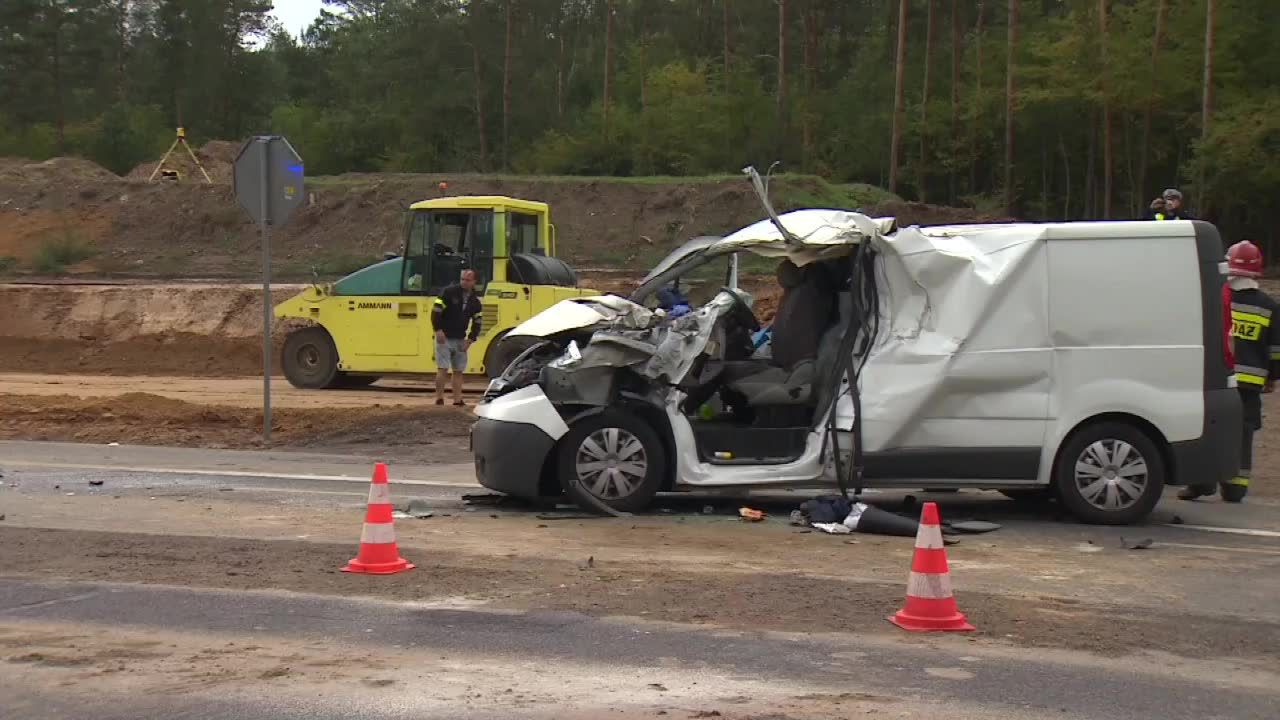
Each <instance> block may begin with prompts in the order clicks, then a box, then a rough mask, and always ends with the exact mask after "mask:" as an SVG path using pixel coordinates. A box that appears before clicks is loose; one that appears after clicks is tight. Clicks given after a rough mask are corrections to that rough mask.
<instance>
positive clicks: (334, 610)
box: [0, 581, 1277, 720]
mask: <svg viewBox="0 0 1280 720" xmlns="http://www.w3.org/2000/svg"><path fill="white" fill-rule="evenodd" d="M0 619H2V620H4V621H6V622H10V623H15V622H16V623H19V624H20V623H23V622H56V623H79V622H84V621H86V620H89V621H92V622H94V623H97V624H106V625H110V626H111V627H113V628H119V629H122V630H141V631H144V632H145V631H148V630H168V629H172V628H182V629H183V630H184V631H186V632H194V633H201V634H203V633H207V634H211V635H217V634H220V633H238V632H244V631H246V630H249V631H252V632H254V633H256V634H258V635H259V636H263V637H266V636H282V637H288V638H291V639H294V640H299V639H301V640H314V641H324V642H329V643H333V642H338V643H356V644H361V643H366V644H367V643H370V642H371V641H375V640H377V641H382V642H391V641H394V642H395V643H396V644H397V645H399V646H401V647H408V648H414V649H421V650H426V651H428V652H429V653H430V654H432V655H435V656H437V657H443V658H449V657H458V658H467V657H469V656H471V655H472V654H481V655H484V656H486V658H487V660H488V661H489V662H497V663H498V664H504V663H509V664H518V663H524V662H527V661H529V660H531V659H535V658H536V659H537V661H538V662H545V663H546V664H547V666H548V668H554V667H556V666H557V665H559V664H561V663H572V664H574V665H578V666H583V665H585V666H599V667H608V668H629V669H630V670H631V671H632V672H633V673H635V674H637V675H640V676H642V677H643V679H644V680H645V682H646V683H653V684H658V685H662V686H663V687H666V686H667V685H666V684H667V683H671V684H672V685H675V684H676V681H677V680H678V679H679V677H680V676H681V674H682V673H684V672H685V671H686V669H688V670H690V671H694V672H697V673H710V674H713V675H716V676H718V677H748V678H757V679H766V680H767V681H768V682H769V683H772V684H776V685H779V686H784V687H785V686H794V687H802V688H814V687H818V688H825V689H826V691H827V692H828V693H840V692H843V693H851V692H853V693H860V694H864V695H868V696H876V697H883V698H895V699H900V700H901V701H903V702H904V703H911V704H914V703H923V704H925V705H930V704H934V703H937V704H938V706H939V708H940V706H941V704H942V703H944V702H945V703H954V704H956V705H957V706H958V707H961V708H963V707H966V706H969V707H981V708H987V709H988V710H989V713H990V714H989V715H988V717H1002V716H1007V715H1006V713H1012V714H1013V715H1014V716H1017V715H1018V714H1021V713H1022V712H1024V711H1031V712H1032V713H1033V714H1039V715H1040V716H1041V717H1045V716H1049V715H1052V716H1053V717H1067V718H1070V717H1080V718H1112V719H1118V718H1163V719H1165V720H1180V719H1182V718H1185V719H1186V720H1205V719H1206V718H1264V717H1271V716H1272V715H1271V713H1272V711H1273V710H1274V707H1275V703H1276V700H1277V697H1276V693H1275V692H1274V691H1271V690H1267V689H1262V688H1239V687H1235V688H1231V689H1230V691H1229V692H1228V691H1224V690H1222V688H1221V686H1220V684H1219V683H1217V682H1214V681H1211V680H1204V681H1189V680H1186V679H1182V678H1176V677H1169V676H1168V675H1165V674H1163V673H1161V672H1160V669H1159V668H1156V667H1142V666H1136V665H1130V666H1127V667H1125V669H1124V671H1123V672H1119V671H1118V670H1119V668H1118V667H1117V666H1116V665H1115V664H1114V663H1105V662H1095V663H1081V662H1078V661H1077V662H1071V661H1068V660H1066V659H1055V658H1042V659H1038V660H1035V659H1031V658H1027V657H1009V656H1002V655H1001V654H999V653H987V652H983V651H982V650H981V649H975V648H970V647H967V646H965V645H964V644H963V643H946V644H944V645H943V646H941V647H939V646H910V645H892V644H885V643H882V642H875V641H869V642H863V641H861V640H860V639H859V637H858V635H857V634H856V632H852V633H849V632H848V631H850V630H853V629H851V628H841V627H840V623H839V619H838V614H833V616H832V617H831V618H828V619H825V621H824V620H823V619H819V618H815V628H814V629H815V634H814V635H812V636H807V637H797V636H781V635H769V634H760V635H754V636H753V635H752V634H747V633H724V632H718V631H712V632H708V631H704V630H694V629H689V628H670V627H664V626H661V625H657V624H638V623H633V622H626V621H615V620H602V619H594V618H590V617H586V616H582V615H576V614H567V613H528V614H520V615H513V614H498V613H489V612H479V611H470V610H450V609H436V608H430V607H414V606H411V605H409V606H406V605H403V604H388V603H377V602H369V601H363V600H353V599H341V598H332V597H318V596H307V595H280V594H273V593H252V592H236V593H228V592H219V591H208V590H204V591H193V590H189V589H177V588H163V587H145V586H129V585H103V584H82V583H68V584H61V583H37V582H22V581H16V582H13V581H11V582H6V583H5V584H4V585H3V586H2V587H0ZM10 627H12V626H10ZM841 630H843V631H845V634H841V635H838V636H835V635H824V634H822V633H827V632H837V631H841ZM658 659H664V660H665V666H655V661H657V660H658ZM546 680H548V681H551V682H554V679H553V678H546ZM489 681H490V682H491V683H492V684H493V686H494V687H495V688H496V687H498V686H501V685H504V684H505V683H507V682H509V679H506V678H502V677H497V676H495V677H492V678H489ZM6 685H8V687H6ZM0 688H2V689H3V692H4V693H5V694H6V695H9V694H10V693H15V694H17V695H18V697H19V698H21V700H20V702H21V703H22V706H26V707H27V710H25V711H22V712H21V714H16V715H8V717H12V718H15V719H16V718H19V717H30V718H37V717H40V718H48V717H52V716H51V715H49V714H41V713H47V708H48V706H47V705H44V704H43V702H44V701H45V700H46V699H45V698H44V697H40V698H39V700H40V703H41V704H39V705H37V704H36V703H35V702H34V700H35V698H32V697H30V695H31V694H32V693H30V691H29V690H23V689H22V688H18V687H13V686H12V685H10V684H7V683H5V682H4V680H3V679H0ZM35 694H36V695H40V693H35ZM235 694H236V693H235V692H232V695H233V696H234V695H235ZM10 698H11V699H12V698H13V696H12V695H10ZM55 700H56V698H55ZM264 700H266V702H264ZM424 700H426V702H423V703H422V704H421V705H420V706H417V707H415V703H414V697H412V696H408V697H402V698H401V701H402V702H401V704H399V705H398V706H394V707H387V708H370V707H367V702H366V701H365V700H364V699H363V698H361V697H358V696H357V697H348V698H341V697H339V698H337V699H336V701H335V698H332V697H322V698H320V697H317V698H311V699H306V698H296V699H293V700H291V701H289V702H284V703H279V702H271V701H270V699H269V698H256V699H253V700H251V701H250V702H249V703H246V701H245V700H244V699H240V698H235V697H231V698H226V697H224V698H207V697H201V698H190V697H188V698H176V699H175V698H132V699H124V700H113V701H112V702H111V704H110V705H109V706H108V707H109V708H110V709H109V710H108V711H107V712H106V713H104V712H103V708H102V707H100V706H98V707H93V708H88V707H80V708H76V707H63V708H61V710H60V713H59V716H60V717H67V718H80V717H83V718H97V719H101V718H107V717H113V718H114V717H120V718H125V717H144V716H147V715H148V714H149V713H151V712H154V711H158V710H161V709H163V710H164V711H165V712H166V714H169V716H171V717H183V716H191V717H205V718H210V719H212V718H243V717H265V716H271V717H307V718H329V717H332V718H338V717H344V718H345V717H356V716H358V717H371V718H372V717H376V718H399V717H452V716H455V715H453V712H455V711H451V712H450V713H449V714H433V709H432V707H431V706H432V705H433V704H434V701H431V700H429V699H427V698H424ZM573 700H574V699H573V698H571V697H565V698H564V700H563V701H564V704H565V705H570V704H572V703H573ZM618 704H619V705H624V704H626V703H625V702H623V701H622V699H621V698H619V702H618ZM707 704H709V705H718V703H717V702H716V700H714V699H711V700H710V701H709V702H708V703H707ZM15 706H17V703H15ZM19 707H21V706H19ZM598 710H599V711H601V712H602V713H603V712H604V711H605V708H599V709H598ZM436 712H438V708H437V709H436ZM424 713H425V714H424ZM948 714H949V715H952V714H951V713H948ZM952 716H955V715H952Z"/></svg>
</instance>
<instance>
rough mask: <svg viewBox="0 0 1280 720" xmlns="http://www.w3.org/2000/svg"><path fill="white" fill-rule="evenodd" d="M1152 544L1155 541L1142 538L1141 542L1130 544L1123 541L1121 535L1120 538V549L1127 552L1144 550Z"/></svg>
mask: <svg viewBox="0 0 1280 720" xmlns="http://www.w3.org/2000/svg"><path fill="white" fill-rule="evenodd" d="M1154 544H1155V540H1153V539H1152V538H1142V539H1141V540H1138V541H1135V542H1132V543H1130V542H1129V541H1128V540H1125V538H1124V536H1123V535H1121V536H1120V547H1122V548H1125V549H1127V550H1146V549H1147V548H1149V547H1151V546H1152V545H1154Z"/></svg>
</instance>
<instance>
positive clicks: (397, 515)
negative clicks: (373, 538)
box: [391, 510, 413, 520]
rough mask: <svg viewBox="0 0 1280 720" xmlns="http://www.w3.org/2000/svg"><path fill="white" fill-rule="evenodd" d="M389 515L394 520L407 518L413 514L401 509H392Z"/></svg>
mask: <svg viewBox="0 0 1280 720" xmlns="http://www.w3.org/2000/svg"><path fill="white" fill-rule="evenodd" d="M391 517H392V518H394V519H396V520H408V519H410V518H412V517H413V516H412V515H410V514H409V513H407V512H405V511H403V510H392V511H391Z"/></svg>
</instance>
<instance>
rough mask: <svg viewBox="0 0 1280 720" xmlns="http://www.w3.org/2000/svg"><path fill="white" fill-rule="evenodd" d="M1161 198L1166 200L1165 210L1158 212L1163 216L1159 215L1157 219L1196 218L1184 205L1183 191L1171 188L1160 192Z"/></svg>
mask: <svg viewBox="0 0 1280 720" xmlns="http://www.w3.org/2000/svg"><path fill="white" fill-rule="evenodd" d="M1160 198H1161V199H1162V200H1164V210H1161V211H1160V212H1159V213H1158V215H1159V216H1162V217H1157V218H1156V219H1157V220H1195V218H1194V217H1192V215H1191V213H1189V212H1187V209H1186V208H1185V207H1183V206H1182V191H1180V190H1178V189H1177V188H1169V189H1168V190H1165V191H1164V192H1163V193H1161V194H1160Z"/></svg>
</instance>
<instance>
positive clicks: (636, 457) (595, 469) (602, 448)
mask: <svg viewBox="0 0 1280 720" xmlns="http://www.w3.org/2000/svg"><path fill="white" fill-rule="evenodd" d="M575 466H576V467H575V468H574V469H575V470H576V471H577V473H578V480H579V481H580V482H581V483H582V485H583V487H585V488H586V489H587V491H589V492H590V493H591V494H592V495H595V496H596V497H598V498H601V499H604V500H609V499H618V498H624V497H627V496H628V495H630V494H631V493H633V492H635V490H636V488H637V487H639V485H640V483H642V482H643V481H644V477H645V475H646V474H648V471H649V460H648V457H647V456H646V455H645V452H644V443H642V442H640V439H639V438H637V437H636V436H635V435H633V434H632V433H630V432H628V431H626V430H624V429H622V428H601V429H599V430H597V431H595V432H593V433H591V434H590V435H588V436H587V437H586V438H584V439H583V441H582V444H581V445H579V446H578V454H577V458H576V461H575Z"/></svg>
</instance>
